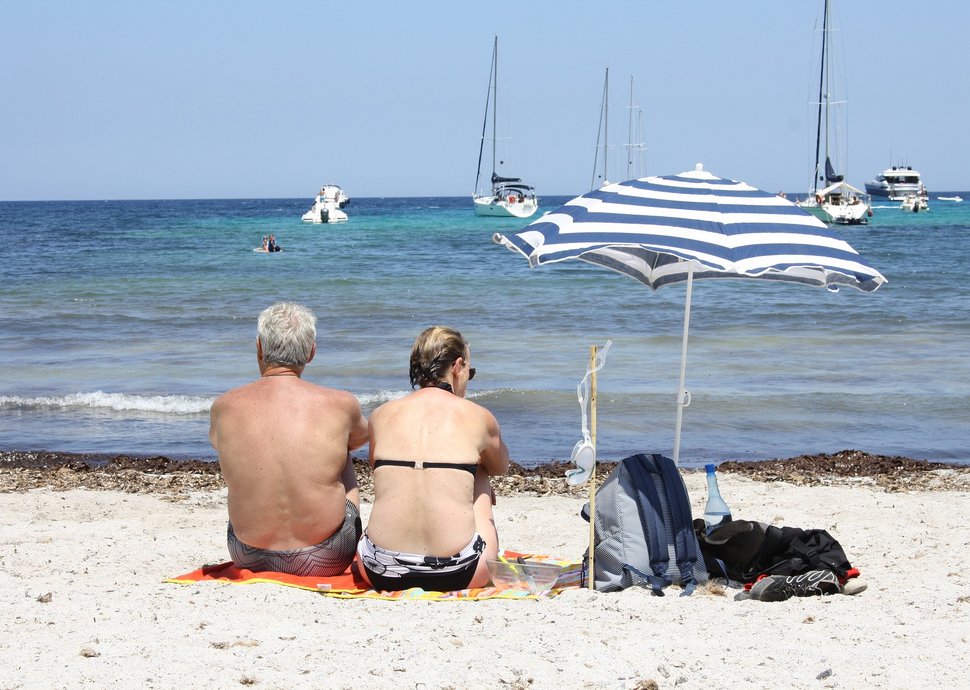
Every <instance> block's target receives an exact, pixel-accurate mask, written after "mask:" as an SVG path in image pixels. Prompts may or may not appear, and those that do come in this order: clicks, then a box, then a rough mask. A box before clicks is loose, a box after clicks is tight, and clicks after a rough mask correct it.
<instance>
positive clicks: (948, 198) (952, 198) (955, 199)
mask: <svg viewBox="0 0 970 690" xmlns="http://www.w3.org/2000/svg"><path fill="white" fill-rule="evenodd" d="M936 198H937V199H939V200H940V201H953V202H955V203H958V204H959V203H960V202H961V201H963V197H962V196H938V197H936Z"/></svg>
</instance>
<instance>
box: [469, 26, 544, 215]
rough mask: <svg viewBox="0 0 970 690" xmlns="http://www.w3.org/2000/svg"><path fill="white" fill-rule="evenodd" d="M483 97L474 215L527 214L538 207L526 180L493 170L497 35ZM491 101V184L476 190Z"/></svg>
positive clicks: (496, 97)
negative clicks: (487, 187)
mask: <svg viewBox="0 0 970 690" xmlns="http://www.w3.org/2000/svg"><path fill="white" fill-rule="evenodd" d="M487 94H488V95H487V97H486V98H485V118H484V121H483V122H482V140H481V144H480V145H479V148H478V174H477V176H476V178H475V193H474V194H473V195H472V202H473V203H474V206H475V215H477V216H502V217H510V216H511V217H514V218H528V217H529V216H532V215H534V214H535V212H536V211H537V210H538V209H539V198H538V197H537V196H536V191H535V188H533V187H532V185H529V184H526V183H524V182H523V181H522V178H520V177H505V176H502V175H499V174H498V173H497V172H496V168H497V166H496V161H497V159H498V158H497V155H496V145H497V142H498V136H497V135H498V129H497V126H496V122H495V121H496V115H497V113H498V108H497V102H498V36H496V37H495V42H494V44H493V46H492V69H491V72H490V73H489V77H488V91H487ZM490 103H491V121H492V176H491V178H490V181H491V187H490V188H489V189H488V190H484V191H483V190H480V189H479V182H480V180H481V177H482V154H483V152H484V151H485V132H486V131H487V128H488V121H489V104H490Z"/></svg>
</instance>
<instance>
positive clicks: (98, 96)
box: [0, 0, 970, 200]
mask: <svg viewBox="0 0 970 690" xmlns="http://www.w3.org/2000/svg"><path fill="white" fill-rule="evenodd" d="M837 4H838V6H837V7H836V13H835V17H836V18H835V25H836V26H838V27H839V28H840V29H841V31H840V32H839V33H838V36H837V38H838V43H839V44H840V46H841V50H842V53H843V54H844V57H843V59H842V62H843V64H844V71H845V78H846V87H847V94H843V95H844V96H845V97H846V98H847V100H848V107H847V109H846V113H847V120H848V124H847V128H846V129H845V130H844V133H845V136H844V137H843V141H844V142H845V145H846V146H847V149H848V152H847V173H848V180H849V181H850V182H852V183H853V184H856V185H859V186H861V185H862V183H863V182H864V181H865V180H867V179H869V178H871V177H872V176H873V175H874V174H875V173H876V172H877V171H879V170H881V169H882V168H884V167H886V166H887V165H889V164H891V163H908V164H910V165H913V166H914V167H916V168H918V169H919V170H920V171H921V172H922V173H923V176H924V179H925V181H926V183H927V185H928V186H929V188H930V190H931V192H934V191H943V190H966V189H970V165H968V162H970V137H968V136H967V134H966V124H965V123H966V120H967V119H968V116H970V89H967V87H966V78H967V77H966V75H967V72H968V66H970V65H968V63H970V58H968V57H967V53H966V50H965V43H966V39H965V32H966V31H967V30H968V27H970V6H968V5H967V4H966V3H958V2H949V1H947V2H944V1H943V0H926V1H925V2H923V3H920V4H919V9H916V6H915V5H913V4H912V1H911V0H909V1H905V2H904V1H902V0H882V1H881V2H876V1H875V0H841V2H838V3H837ZM820 7H821V2H820V0H784V1H782V2H779V1H778V0H773V1H768V0H764V1H762V0H752V1H749V2H722V1H714V0H696V1H694V2H655V1H653V0H640V1H639V2H632V1H622V2H603V3H592V2H585V3H579V2H569V1H566V0H563V1H560V2H551V1H537V2H522V3H516V4H513V5H494V6H489V5H483V4H481V3H477V4H474V5H473V4H471V3H463V2H410V3H404V2H391V1H386V2H385V1H380V2H339V3H334V2H308V1H286V2H279V3H268V2H249V1H246V0H237V1H235V2H223V1H204V0H194V1H190V2H189V1H181V0H169V1H168V2H130V1H120V0H114V1H112V0H103V1H97V0H92V1H91V2H77V1H76V0H74V1H73V2H59V1H57V2H55V1H50V0H33V1H31V2H16V3H13V2H10V3H5V6H4V11H3V19H2V22H0V65H3V69H2V70H0V158H2V161H3V164H2V165H0V199H5V200H17V199H22V200H30V199H131V198H246V197H311V196H312V195H313V193H314V192H315V191H316V189H317V188H318V187H319V186H320V185H321V184H323V183H325V182H336V183H338V184H341V185H342V186H343V187H344V188H345V189H346V190H347V191H348V192H349V193H350V195H351V196H356V197H366V196H435V195H465V194H471V193H472V192H473V188H474V182H475V166H476V163H477V158H478V143H479V139H480V134H481V127H482V116H483V109H484V105H485V103H484V101H485V91H486V85H487V80H488V68H489V59H490V57H491V48H492V38H493V36H494V35H496V34H497V35H498V36H499V59H500V66H499V69H500V91H499V98H500V104H501V105H502V106H503V107H502V109H501V111H500V130H501V131H500V134H501V135H503V137H506V136H507V137H509V148H508V151H507V156H506V157H507V158H508V160H507V161H506V165H505V167H504V171H505V172H507V173H510V174H517V175H522V176H524V177H526V178H527V179H528V181H530V182H532V183H533V184H535V186H536V187H537V189H538V191H539V194H540V196H541V195H543V194H547V195H553V194H563V195H572V194H581V193H583V192H585V191H587V189H588V187H589V183H590V178H591V174H592V166H593V155H594V149H595V143H596V128H597V124H598V121H599V116H600V102H601V93H602V89H603V74H604V69H605V68H606V67H609V68H610V80H611V97H610V111H611V118H610V141H609V143H610V146H611V148H612V147H614V146H615V147H619V146H620V145H621V144H622V143H624V142H625V141H626V138H627V137H626V131H627V112H628V108H627V106H628V104H629V81H630V78H631V76H632V77H633V78H634V83H635V86H636V92H637V102H638V105H639V106H640V108H641V110H642V118H643V127H644V135H643V140H644V142H645V144H646V146H647V152H646V159H645V167H646V171H647V173H649V174H669V173H675V172H679V171H682V170H688V169H691V168H693V166H694V164H695V163H696V162H703V163H704V164H705V167H706V168H707V169H708V170H711V171H712V172H714V173H716V174H719V175H722V176H725V177H732V178H735V179H741V180H745V181H747V182H749V183H751V184H754V185H756V186H758V187H762V188H764V189H768V190H772V191H774V190H780V189H784V190H788V191H799V192H800V191H803V190H806V189H807V188H808V186H809V180H810V176H811V162H812V157H813V153H814V131H815V121H814V106H812V105H810V104H811V101H812V100H813V95H812V94H813V91H814V90H815V89H817V83H816V80H817V69H818V68H817V64H816V60H817V55H818V42H819V33H818V32H817V31H816V30H815V26H816V22H817V20H818V18H819V17H820V14H821V9H820ZM610 156H611V157H614V158H619V157H620V154H619V153H618V151H617V150H613V151H611V153H610Z"/></svg>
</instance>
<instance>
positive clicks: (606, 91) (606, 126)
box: [603, 67, 610, 184]
mask: <svg viewBox="0 0 970 690" xmlns="http://www.w3.org/2000/svg"><path fill="white" fill-rule="evenodd" d="M609 142H610V68H609V67H607V68H606V81H605V82H604V83H603V184H606V183H607V182H609V179H610V169H609V167H608V166H607V164H606V156H607V155H608V151H609V147H610V144H609Z"/></svg>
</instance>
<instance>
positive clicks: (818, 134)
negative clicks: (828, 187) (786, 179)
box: [812, 0, 829, 192]
mask: <svg viewBox="0 0 970 690" xmlns="http://www.w3.org/2000/svg"><path fill="white" fill-rule="evenodd" d="M828 28H829V0H825V6H824V9H823V10H822V63H821V66H820V68H819V75H818V114H817V118H816V121H817V123H818V125H817V129H816V131H815V172H814V173H813V174H812V191H813V192H815V191H818V173H819V170H820V168H819V160H818V156H819V149H820V148H821V142H822V95H823V94H824V93H825V86H826V81H827V80H826V72H827V67H828V65H827V64H826V61H825V57H826V56H825V49H826V47H827V45H828V42H829V35H828ZM825 96H826V103H825V120H826V122H825V155H826V157H828V153H829V143H828V117H829V108H828V102H827V101H828V94H825ZM824 186H825V185H823V187H824Z"/></svg>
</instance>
